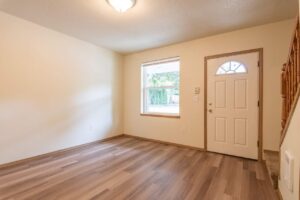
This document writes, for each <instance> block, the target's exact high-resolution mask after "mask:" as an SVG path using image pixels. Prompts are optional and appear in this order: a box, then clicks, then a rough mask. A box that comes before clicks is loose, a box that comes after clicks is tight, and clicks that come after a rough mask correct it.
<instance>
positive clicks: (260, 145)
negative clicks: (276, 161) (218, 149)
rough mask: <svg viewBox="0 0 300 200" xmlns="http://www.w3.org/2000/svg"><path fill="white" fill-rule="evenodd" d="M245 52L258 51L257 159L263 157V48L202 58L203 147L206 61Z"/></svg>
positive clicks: (205, 113)
mask: <svg viewBox="0 0 300 200" xmlns="http://www.w3.org/2000/svg"><path fill="white" fill-rule="evenodd" d="M247 53H258V67H259V70H258V71H259V75H258V79H259V108H258V109H259V111H258V113H259V114H258V160H259V161H262V159H263V155H262V154H263V48H257V49H250V50H244V51H237V52H231V53H223V54H217V55H212V56H206V57H205V58H204V149H205V151H207V134H208V133H207V86H208V84H207V67H208V66H207V62H208V60H210V59H216V58H222V57H229V56H234V55H241V54H247Z"/></svg>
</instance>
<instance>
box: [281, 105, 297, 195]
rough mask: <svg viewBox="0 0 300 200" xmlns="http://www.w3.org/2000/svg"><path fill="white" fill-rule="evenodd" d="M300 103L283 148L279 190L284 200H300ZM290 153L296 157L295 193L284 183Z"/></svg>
mask: <svg viewBox="0 0 300 200" xmlns="http://www.w3.org/2000/svg"><path fill="white" fill-rule="evenodd" d="M299 121H300V101H298V105H297V108H296V110H295V113H294V115H293V118H292V121H291V123H290V126H289V129H288V132H287V135H286V137H285V140H284V142H283V144H282V146H281V179H280V181H279V189H280V192H281V194H282V196H283V199H284V200H299V198H300V197H299V176H300V174H299V170H300V145H299V141H300V123H299ZM286 151H288V152H289V153H290V154H291V155H292V156H293V157H294V181H293V182H294V191H293V192H291V191H289V189H288V188H287V185H286V184H285V182H284V181H283V175H284V154H285V152H286Z"/></svg>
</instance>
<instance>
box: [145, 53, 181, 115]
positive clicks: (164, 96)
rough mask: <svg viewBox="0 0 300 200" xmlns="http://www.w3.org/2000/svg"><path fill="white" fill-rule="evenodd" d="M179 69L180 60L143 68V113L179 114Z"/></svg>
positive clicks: (166, 61) (148, 65) (147, 65)
mask: <svg viewBox="0 0 300 200" xmlns="http://www.w3.org/2000/svg"><path fill="white" fill-rule="evenodd" d="M179 68H180V62H179V59H176V60H163V61H159V62H157V63H153V64H151V63H150V64H149V63H148V64H145V65H143V66H142V86H143V90H142V91H143V92H142V93H143V94H142V112H143V113H158V114H175V115H176V114H179V85H180V74H179V73H180V72H179Z"/></svg>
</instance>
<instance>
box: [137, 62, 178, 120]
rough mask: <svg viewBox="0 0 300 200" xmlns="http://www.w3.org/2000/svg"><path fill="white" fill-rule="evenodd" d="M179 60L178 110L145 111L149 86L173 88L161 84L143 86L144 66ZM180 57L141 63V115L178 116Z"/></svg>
mask: <svg viewBox="0 0 300 200" xmlns="http://www.w3.org/2000/svg"><path fill="white" fill-rule="evenodd" d="M176 61H178V62H179V86H178V87H179V112H178V113H161V112H146V110H147V108H146V105H147V97H146V95H147V92H146V91H147V89H151V88H175V87H174V86H161V87H144V85H146V83H145V81H146V79H144V77H145V73H146V72H145V71H144V70H143V68H144V67H148V66H151V65H156V64H163V63H168V62H176ZM180 75H181V73H180V57H172V58H167V59H161V60H156V61H151V62H146V63H143V64H142V65H141V115H142V116H154V117H170V118H180V104H181V97H180V96H181V91H180V81H181V77H180Z"/></svg>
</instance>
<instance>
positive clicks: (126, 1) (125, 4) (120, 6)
mask: <svg viewBox="0 0 300 200" xmlns="http://www.w3.org/2000/svg"><path fill="white" fill-rule="evenodd" d="M106 1H107V3H108V4H109V5H110V6H111V7H113V8H114V9H116V10H117V11H118V12H126V11H127V10H128V9H130V8H132V7H133V6H134V5H135V4H136V0H106Z"/></svg>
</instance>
